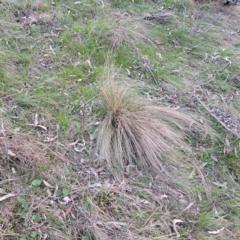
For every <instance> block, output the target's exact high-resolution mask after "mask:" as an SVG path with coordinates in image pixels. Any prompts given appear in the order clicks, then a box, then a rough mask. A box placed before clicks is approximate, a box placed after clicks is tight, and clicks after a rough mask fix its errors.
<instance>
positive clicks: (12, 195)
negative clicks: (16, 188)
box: [0, 193, 15, 202]
mask: <svg viewBox="0 0 240 240" xmlns="http://www.w3.org/2000/svg"><path fill="white" fill-rule="evenodd" d="M14 196H15V194H13V193H8V194H7V195H5V196H3V197H0V202H2V201H4V200H6V199H7V198H10V197H14Z"/></svg>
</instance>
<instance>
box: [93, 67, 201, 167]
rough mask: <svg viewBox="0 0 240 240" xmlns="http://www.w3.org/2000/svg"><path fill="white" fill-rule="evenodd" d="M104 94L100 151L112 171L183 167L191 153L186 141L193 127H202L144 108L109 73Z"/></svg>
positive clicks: (157, 109)
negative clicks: (184, 159) (129, 167)
mask: <svg viewBox="0 0 240 240" xmlns="http://www.w3.org/2000/svg"><path fill="white" fill-rule="evenodd" d="M110 71H111V70H110ZM101 91H102V97H103V106H104V108H105V115H104V117H103V120H102V122H101V124H100V126H99V131H98V141H97V149H98V151H99V153H100V158H101V159H102V160H106V161H107V163H108V166H109V168H110V169H111V170H112V171H114V172H116V171H118V172H119V167H120V169H121V170H123V171H124V169H125V167H126V166H127V165H129V164H135V165H137V166H138V167H139V168H151V169H155V170H157V171H163V170H165V169H168V170H169V169H171V166H179V165H181V164H182V162H183V155H184V152H185V153H186V152H190V149H189V147H188V146H187V145H186V143H185V139H186V137H187V135H188V134H189V133H190V132H191V126H192V125H193V124H197V125H198V126H200V124H198V122H197V121H196V120H194V118H193V117H192V116H191V115H189V114H184V113H181V112H179V111H176V110H174V109H171V108H167V107H159V106H147V105H144V104H143V103H142V102H141V100H139V98H138V97H137V96H136V95H135V94H134V93H132V92H131V91H129V89H128V88H126V87H124V86H120V85H118V84H117V83H115V82H114V76H111V74H109V73H108V81H106V82H105V83H104V85H103V86H102V88H101ZM167 172H168V171H167Z"/></svg>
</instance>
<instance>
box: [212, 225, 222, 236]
mask: <svg viewBox="0 0 240 240" xmlns="http://www.w3.org/2000/svg"><path fill="white" fill-rule="evenodd" d="M223 230H224V227H223V228H220V229H218V230H216V231H208V233H210V234H214V235H216V234H219V233H220V232H222V231H223Z"/></svg>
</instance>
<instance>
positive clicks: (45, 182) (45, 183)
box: [43, 180, 55, 188]
mask: <svg viewBox="0 0 240 240" xmlns="http://www.w3.org/2000/svg"><path fill="white" fill-rule="evenodd" d="M43 183H44V185H45V186H47V187H49V188H55V187H54V186H52V185H50V184H49V183H48V182H47V181H45V180H43Z"/></svg>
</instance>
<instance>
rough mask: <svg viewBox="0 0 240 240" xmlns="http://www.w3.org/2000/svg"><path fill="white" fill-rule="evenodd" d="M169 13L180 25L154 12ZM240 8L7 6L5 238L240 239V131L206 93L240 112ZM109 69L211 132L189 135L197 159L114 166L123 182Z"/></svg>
mask: <svg viewBox="0 0 240 240" xmlns="http://www.w3.org/2000/svg"><path fill="white" fill-rule="evenodd" d="M161 8H162V9H163V10H164V11H167V12H168V11H170V12H172V13H173V14H174V17H173V18H172V19H171V21H170V22H168V23H164V24H162V23H159V22H157V21H149V20H144V19H143V18H144V16H145V15H147V14H149V13H150V12H154V13H156V11H158V10H157V9H161ZM159 12H161V10H159ZM239 14H240V10H239V6H221V5H220V4H219V3H218V2H215V1H207V2H205V3H203V4H198V5H195V3H194V1H191V0H184V1H174V0H165V1H150V0H139V1H136V0H135V1H130V0H129V1H117V0H114V1H107V0H106V1H105V0H104V1H100V0H99V1H98V0H96V1H90V0H82V1H79V2H78V1H70V0H68V1H63V0H59V1H54V3H53V1H50V0H46V1H33V0H20V1H16V0H11V1H1V3H0V16H1V18H0V19H1V20H0V92H1V93H0V94H1V95H0V159H1V160H0V199H1V201H0V212H1V215H2V216H3V217H2V218H1V219H0V226H1V227H0V239H9V240H10V239H14V240H15V239H16V240H19V239H21V240H24V239H27V240H29V239H38V238H40V237H41V238H44V239H46V240H50V239H51V240H52V239H54V240H59V239H64V240H73V239H81V240H97V239H104V240H108V239H119V240H120V239H135V238H136V239H142V240H148V239H152V240H155V239H170V238H171V239H177V237H178V236H179V238H178V239H204V240H205V239H209V240H210V239H221V240H225V239H229V238H231V239H236V240H237V239H239V238H240V231H239V229H240V222H239V214H240V207H239V201H240V197H239V196H240V187H239V181H240V175H239V172H240V163H239V154H240V153H239V152H240V150H239V138H238V137H236V136H233V135H232V134H231V133H230V132H229V131H228V130H227V129H226V128H225V127H223V126H222V125H221V123H220V122H219V121H218V120H217V119H216V118H214V117H213V116H211V115H210V113H209V112H208V111H207V110H206V109H205V108H204V106H202V104H201V103H200V102H199V101H197V100H196V97H198V98H199V99H200V100H201V101H202V102H203V103H204V104H205V105H206V106H208V104H215V105H217V106H220V107H221V108H222V109H224V111H226V112H227V113H228V115H229V116H231V117H232V118H234V119H236V120H238V121H239V120H240V115H239V112H240V97H239V87H240V80H239V73H240V68H239V62H240V47H239V46H240V45H239V35H238V31H239V29H238V26H239V25H240V22H239ZM233 22H234V24H233ZM108 64H110V65H113V68H114V69H115V70H116V71H117V73H116V80H117V82H119V83H121V84H122V85H123V86H124V87H126V88H127V87H132V88H135V90H136V92H137V94H138V95H140V99H141V100H142V101H143V102H144V104H145V103H146V104H151V105H157V106H158V105H160V106H164V107H172V108H176V109H177V111H178V110H179V111H181V112H183V113H185V114H186V113H187V112H190V113H191V114H192V115H193V116H195V117H197V118H198V119H201V122H203V123H204V124H205V126H207V129H208V131H210V133H209V135H207V136H206V138H204V139H203V138H200V134H198V133H197V132H196V131H195V130H194V129H192V130H193V133H192V135H191V136H189V135H187V136H185V137H184V141H185V142H186V143H187V144H188V147H189V148H191V151H192V153H190V154H188V155H186V156H185V159H184V161H182V162H181V164H180V166H178V168H176V167H175V168H173V169H172V173H176V175H174V176H173V177H172V176H171V177H168V176H167V175H166V171H165V169H164V168H163V169H161V171H157V172H154V171H152V170H151V167H149V168H141V166H140V167H139V168H138V169H137V167H136V166H135V165H136V164H130V165H129V166H121V165H119V164H116V166H115V168H116V169H117V171H119V172H120V173H121V174H122V176H123V178H120V179H117V178H116V176H115V175H113V174H112V172H111V171H110V170H109V166H108V165H107V164H106V162H104V161H99V155H98V154H99V152H96V135H97V129H98V127H99V124H100V123H101V122H102V119H103V116H104V114H106V111H105V110H104V109H103V108H102V104H101V96H100V86H102V84H103V82H105V80H106V78H104V76H105V75H104V74H106V67H107V66H108ZM134 96H135V95H134ZM135 100H136V99H135ZM169 122H170V121H169ZM209 126H210V128H211V129H212V130H210V128H208V127H209ZM177 129H179V128H174V131H178V130H177ZM211 131H212V132H214V131H216V132H217V134H215V135H214V133H212V132H211ZM211 137H212V139H211ZM226 139H227V140H226ZM167 160H168V161H166V164H168V162H169V161H172V159H167ZM167 167H169V166H167ZM39 181H40V185H39V184H38V182H39ZM9 193H12V194H13V196H10V197H9V198H7V199H5V200H2V197H4V196H6V195H7V194H9ZM176 219H177V220H181V221H182V222H179V221H177V222H176ZM174 224H175V225H174ZM223 228H224V229H223ZM214 232H215V233H216V234H214Z"/></svg>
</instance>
